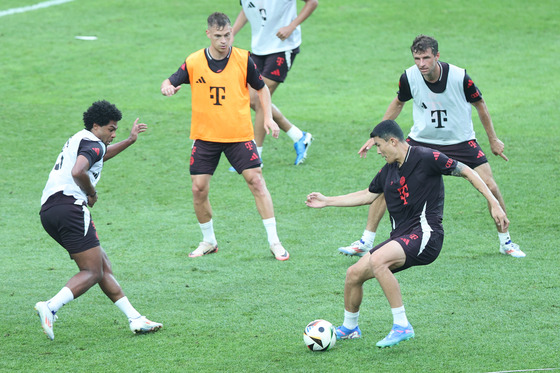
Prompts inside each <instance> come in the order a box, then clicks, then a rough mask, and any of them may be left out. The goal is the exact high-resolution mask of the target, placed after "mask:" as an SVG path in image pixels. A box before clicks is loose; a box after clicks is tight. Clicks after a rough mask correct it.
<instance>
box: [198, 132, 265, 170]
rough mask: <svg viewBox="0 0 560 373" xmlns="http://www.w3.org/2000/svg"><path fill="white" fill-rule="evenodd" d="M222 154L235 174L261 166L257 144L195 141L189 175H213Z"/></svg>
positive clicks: (252, 142) (248, 142) (250, 142)
mask: <svg viewBox="0 0 560 373" xmlns="http://www.w3.org/2000/svg"><path fill="white" fill-rule="evenodd" d="M222 153H224V154H225V155H226V158H227V159H228V161H229V163H230V164H231V165H232V166H233V168H235V170H236V171H237V173H239V174H240V173H241V172H243V170H247V169H249V168H256V167H260V166H261V163H262V162H261V158H260V157H259V152H258V151H257V144H255V142H254V141H253V140H251V141H246V142H231V143H225V142H210V141H203V140H195V141H194V143H193V147H192V151H191V166H190V172H191V175H214V171H216V167H218V163H219V162H220V157H221V155H222Z"/></svg>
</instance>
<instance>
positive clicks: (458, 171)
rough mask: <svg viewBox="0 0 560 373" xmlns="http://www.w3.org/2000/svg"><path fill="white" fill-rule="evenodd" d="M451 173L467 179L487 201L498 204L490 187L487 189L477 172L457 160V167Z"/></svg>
mask: <svg viewBox="0 0 560 373" xmlns="http://www.w3.org/2000/svg"><path fill="white" fill-rule="evenodd" d="M451 175H453V176H461V177H463V178H465V179H467V180H468V181H469V182H470V183H471V184H472V186H473V187H475V189H476V190H478V191H479V192H480V193H481V194H482V195H483V196H484V197H485V198H486V199H487V200H488V202H489V203H491V204H492V203H496V204H498V205H499V202H498V200H497V199H496V197H494V195H493V194H492V192H491V191H490V189H488V186H487V185H486V183H485V182H484V181H483V180H482V179H481V178H480V176H479V175H478V173H477V172H476V171H475V170H473V169H472V168H470V167H469V166H467V165H466V164H464V163H461V162H457V167H455V169H454V170H453V172H452V173H451Z"/></svg>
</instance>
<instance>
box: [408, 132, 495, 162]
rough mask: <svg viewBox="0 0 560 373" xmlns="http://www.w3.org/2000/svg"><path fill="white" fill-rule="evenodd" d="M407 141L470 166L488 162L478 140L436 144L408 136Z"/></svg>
mask: <svg viewBox="0 0 560 373" xmlns="http://www.w3.org/2000/svg"><path fill="white" fill-rule="evenodd" d="M406 141H407V142H408V143H409V144H410V145H412V146H424V147H426V148H430V149H434V150H438V151H440V152H442V153H443V154H445V155H446V156H448V157H449V158H452V159H454V160H456V161H459V162H461V163H464V164H466V165H467V166H469V167H470V168H473V169H474V168H475V167H478V166H480V165H482V164H484V163H488V159H486V154H484V152H483V151H482V148H481V147H480V145H478V142H476V140H469V141H465V142H460V143H458V144H453V145H436V144H428V143H424V142H418V141H416V140H413V139H411V138H410V137H408V138H407V139H406Z"/></svg>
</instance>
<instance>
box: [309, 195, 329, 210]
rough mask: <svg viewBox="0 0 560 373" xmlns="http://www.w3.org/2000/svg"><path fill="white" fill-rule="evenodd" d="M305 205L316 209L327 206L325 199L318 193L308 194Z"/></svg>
mask: <svg viewBox="0 0 560 373" xmlns="http://www.w3.org/2000/svg"><path fill="white" fill-rule="evenodd" d="M305 204H306V205H307V206H308V207H313V208H316V209H320V208H323V207H325V206H327V197H325V196H324V195H322V194H321V193H318V192H313V193H309V194H308V195H307V200H306V201H305Z"/></svg>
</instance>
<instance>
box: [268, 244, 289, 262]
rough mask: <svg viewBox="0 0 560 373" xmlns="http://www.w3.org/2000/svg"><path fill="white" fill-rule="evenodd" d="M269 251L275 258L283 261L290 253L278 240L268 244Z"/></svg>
mask: <svg viewBox="0 0 560 373" xmlns="http://www.w3.org/2000/svg"><path fill="white" fill-rule="evenodd" d="M270 252H271V253H272V255H274V257H275V258H276V260H280V261H284V260H288V259H290V253H289V252H288V251H287V250H286V249H284V246H282V244H281V243H280V242H277V243H274V244H272V245H270Z"/></svg>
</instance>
